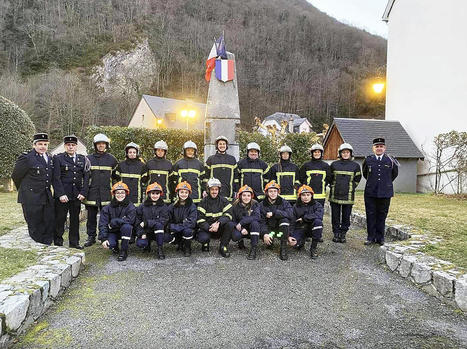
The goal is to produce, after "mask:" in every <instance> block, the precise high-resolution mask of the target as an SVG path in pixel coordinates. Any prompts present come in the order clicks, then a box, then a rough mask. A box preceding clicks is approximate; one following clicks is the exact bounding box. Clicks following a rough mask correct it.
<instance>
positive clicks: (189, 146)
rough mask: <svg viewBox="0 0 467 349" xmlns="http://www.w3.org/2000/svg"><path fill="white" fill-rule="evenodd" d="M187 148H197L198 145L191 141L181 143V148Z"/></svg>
mask: <svg viewBox="0 0 467 349" xmlns="http://www.w3.org/2000/svg"><path fill="white" fill-rule="evenodd" d="M188 148H193V149H194V150H198V147H197V146H196V144H195V142H193V141H186V142H185V144H183V150H185V149H188Z"/></svg>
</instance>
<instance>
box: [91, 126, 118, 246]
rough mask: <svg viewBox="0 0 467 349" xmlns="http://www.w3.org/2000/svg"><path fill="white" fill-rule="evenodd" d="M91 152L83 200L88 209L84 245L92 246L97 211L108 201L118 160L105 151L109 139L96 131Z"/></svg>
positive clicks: (94, 236) (94, 237) (94, 241)
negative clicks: (86, 188)
mask: <svg viewBox="0 0 467 349" xmlns="http://www.w3.org/2000/svg"><path fill="white" fill-rule="evenodd" d="M93 143H94V150H95V152H94V153H93V154H90V155H88V159H89V162H90V163H91V167H90V170H91V171H90V174H89V178H88V183H87V184H86V185H87V186H88V188H89V189H88V196H87V197H86V198H85V200H84V201H83V203H84V205H86V210H87V211H88V220H87V222H86V233H87V234H88V239H87V240H86V242H85V243H84V247H89V246H92V245H94V244H95V243H96V228H97V213H98V212H99V211H101V210H102V208H103V207H104V206H106V205H108V204H109V203H110V200H111V193H110V191H111V186H112V179H115V168H116V167H117V165H118V161H117V159H116V158H115V156H113V155H112V154H109V153H107V150H108V149H109V147H110V139H109V138H108V137H107V136H106V135H105V134H103V133H98V134H97V135H95V136H94V139H93Z"/></svg>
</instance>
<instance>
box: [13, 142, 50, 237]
mask: <svg viewBox="0 0 467 349" xmlns="http://www.w3.org/2000/svg"><path fill="white" fill-rule="evenodd" d="M32 144H33V148H34V149H32V150H31V151H29V152H24V153H22V154H21V155H20V156H19V157H18V160H16V164H15V168H14V169H13V173H12V174H11V178H12V179H13V181H14V182H15V185H16V188H17V189H18V202H19V203H20V204H21V206H22V208H23V214H24V219H25V220H26V223H27V224H28V231H29V236H31V238H32V239H33V240H34V241H36V242H40V243H42V244H46V245H50V244H51V243H52V241H53V238H54V230H55V219H54V215H55V210H54V199H53V197H52V192H51V189H50V185H51V184H52V181H53V172H54V167H53V163H52V158H51V157H50V155H49V154H47V149H48V147H49V136H48V135H47V133H37V134H35V135H34V138H33V142H32Z"/></svg>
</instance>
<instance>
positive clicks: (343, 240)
mask: <svg viewBox="0 0 467 349" xmlns="http://www.w3.org/2000/svg"><path fill="white" fill-rule="evenodd" d="M345 234H346V232H343V233H341V234H340V237H339V242H341V243H343V244H345V243H346V242H347V239H346V238H345Z"/></svg>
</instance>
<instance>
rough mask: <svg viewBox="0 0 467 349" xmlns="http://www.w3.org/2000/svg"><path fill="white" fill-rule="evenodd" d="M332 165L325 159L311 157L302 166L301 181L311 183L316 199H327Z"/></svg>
mask: <svg viewBox="0 0 467 349" xmlns="http://www.w3.org/2000/svg"><path fill="white" fill-rule="evenodd" d="M330 177H331V167H330V166H329V165H328V164H327V163H326V162H324V161H323V160H316V159H311V160H310V161H308V162H307V163H305V164H303V166H302V167H301V168H300V182H302V184H306V185H309V186H310V187H311V188H312V189H313V192H314V195H313V198H314V199H326V186H327V185H328V184H330Z"/></svg>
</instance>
